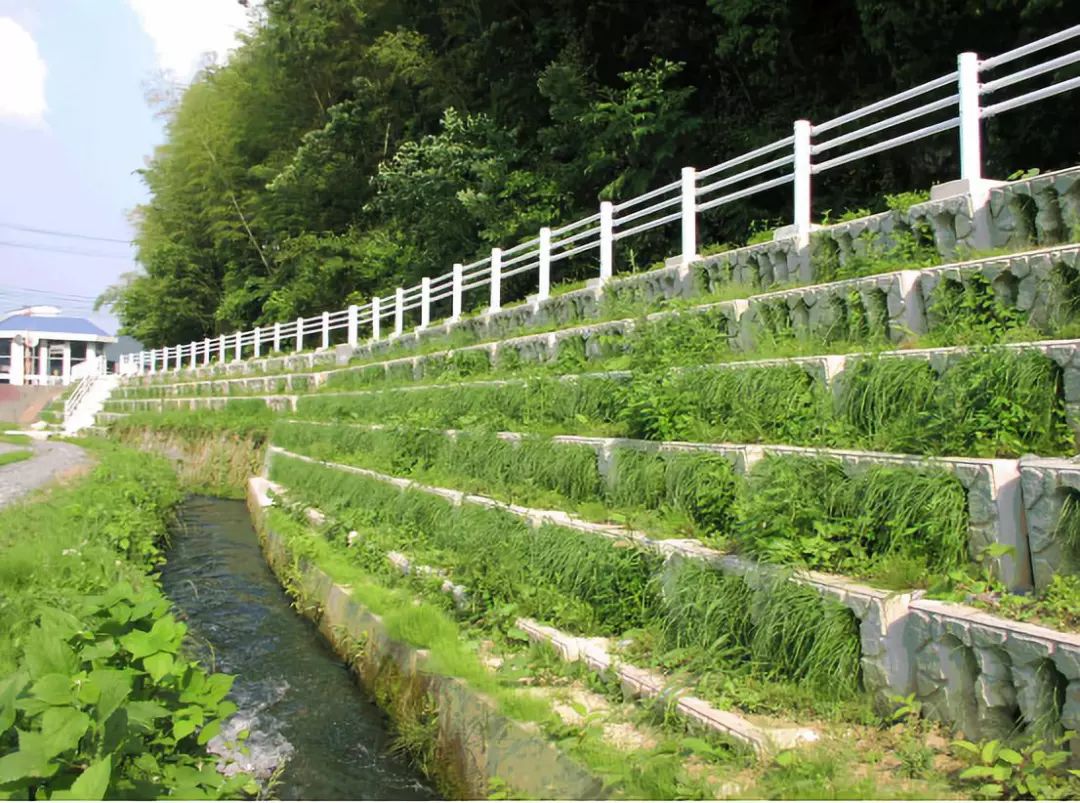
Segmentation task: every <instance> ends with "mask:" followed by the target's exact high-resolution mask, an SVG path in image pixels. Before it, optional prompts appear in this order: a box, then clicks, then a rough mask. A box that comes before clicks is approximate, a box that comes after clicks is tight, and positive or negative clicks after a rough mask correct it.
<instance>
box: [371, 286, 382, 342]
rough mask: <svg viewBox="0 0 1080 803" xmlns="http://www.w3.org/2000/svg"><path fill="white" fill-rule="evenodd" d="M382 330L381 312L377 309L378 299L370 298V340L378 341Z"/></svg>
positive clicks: (375, 297) (376, 297)
mask: <svg viewBox="0 0 1080 803" xmlns="http://www.w3.org/2000/svg"><path fill="white" fill-rule="evenodd" d="M381 329H382V311H381V310H380V309H379V297H378V296H372V298H371V339H372V340H378V339H379V332H380V331H381Z"/></svg>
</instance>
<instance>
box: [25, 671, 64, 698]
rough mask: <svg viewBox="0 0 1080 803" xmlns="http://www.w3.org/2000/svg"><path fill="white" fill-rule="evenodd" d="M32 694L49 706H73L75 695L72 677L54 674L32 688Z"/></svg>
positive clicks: (46, 676) (45, 677) (42, 679)
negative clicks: (72, 687)
mask: <svg viewBox="0 0 1080 803" xmlns="http://www.w3.org/2000/svg"><path fill="white" fill-rule="evenodd" d="M30 694H32V695H33V696H34V697H36V698H37V699H39V700H41V701H42V702H45V703H48V704H49V705H71V704H72V703H73V702H74V701H75V695H74V694H73V693H72V689H71V676H70V675H66V674H65V675H62V674H59V673H55V672H54V673H52V674H49V675H45V676H44V677H43V678H41V680H39V681H38V682H37V683H35V684H34V685H33V686H31V687H30Z"/></svg>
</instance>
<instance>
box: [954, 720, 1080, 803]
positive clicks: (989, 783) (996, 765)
mask: <svg viewBox="0 0 1080 803" xmlns="http://www.w3.org/2000/svg"><path fill="white" fill-rule="evenodd" d="M1072 735H1073V734H1066V735H1065V736H1063V737H1061V738H1059V739H1054V740H1049V741H1043V740H1038V739H1037V740H1032V741H1031V742H1029V743H1027V744H1018V745H1016V746H1015V747H1010V746H1009V745H1008V744H1007V743H1005V742H1002V741H1001V740H998V739H992V740H990V741H987V742H980V743H978V744H976V743H974V742H970V741H965V740H962V739H961V740H957V741H954V742H953V743H952V745H953V749H954V751H955V755H956V756H957V757H958V758H960V759H961V760H962V761H964V763H965V764H967V765H968V766H967V768H966V769H964V770H963V771H962V772H961V773H960V775H959V778H960V780H962V781H967V782H968V783H969V784H970V786H969V788H970V789H971V790H972V791H973V792H974V793H975V794H977V795H979V796H980V797H983V798H991V799H997V798H1005V799H1007V800H1023V799H1033V800H1063V799H1068V800H1072V799H1075V798H1076V797H1077V795H1078V794H1080V781H1078V780H1077V777H1076V773H1075V771H1070V770H1069V769H1068V767H1067V762H1068V760H1069V756H1070V755H1071V754H1070V752H1069V751H1068V750H1062V749H1060V747H1061V746H1062V744H1063V743H1065V742H1067V740H1068V739H1069V738H1070V737H1071V736H1072Z"/></svg>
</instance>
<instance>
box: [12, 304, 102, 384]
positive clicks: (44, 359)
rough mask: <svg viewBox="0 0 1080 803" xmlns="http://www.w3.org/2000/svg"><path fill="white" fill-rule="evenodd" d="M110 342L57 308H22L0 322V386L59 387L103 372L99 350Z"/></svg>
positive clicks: (82, 322)
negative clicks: (65, 315) (89, 374)
mask: <svg viewBox="0 0 1080 803" xmlns="http://www.w3.org/2000/svg"><path fill="white" fill-rule="evenodd" d="M115 342H116V338H115V337H112V336H111V335H109V334H106V333H105V332H104V331H102V330H101V329H100V328H99V327H97V326H96V325H94V324H93V323H91V322H90V321H88V320H85V319H84V318H68V317H64V316H62V315H61V314H60V308H59V307H45V306H42V307H24V308H23V309H17V310H13V311H11V312H9V313H7V314H6V315H4V316H3V317H0V384H11V385H54V384H56V385H59V384H67V383H68V382H70V381H72V380H73V379H77V378H79V377H80V376H84V375H86V374H87V373H103V372H104V371H103V366H104V360H103V359H102V357H103V355H104V350H105V345H106V344H109V343H115Z"/></svg>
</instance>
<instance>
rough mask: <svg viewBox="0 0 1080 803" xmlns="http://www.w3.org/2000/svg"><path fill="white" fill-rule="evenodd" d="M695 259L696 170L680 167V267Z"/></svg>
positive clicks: (684, 266)
mask: <svg viewBox="0 0 1080 803" xmlns="http://www.w3.org/2000/svg"><path fill="white" fill-rule="evenodd" d="M695 259H697V170H695V169H694V168H693V167H684V168H683V169H682V267H683V268H686V267H687V266H688V265H689V264H690V263H691V262H693V261H694V260H695Z"/></svg>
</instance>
